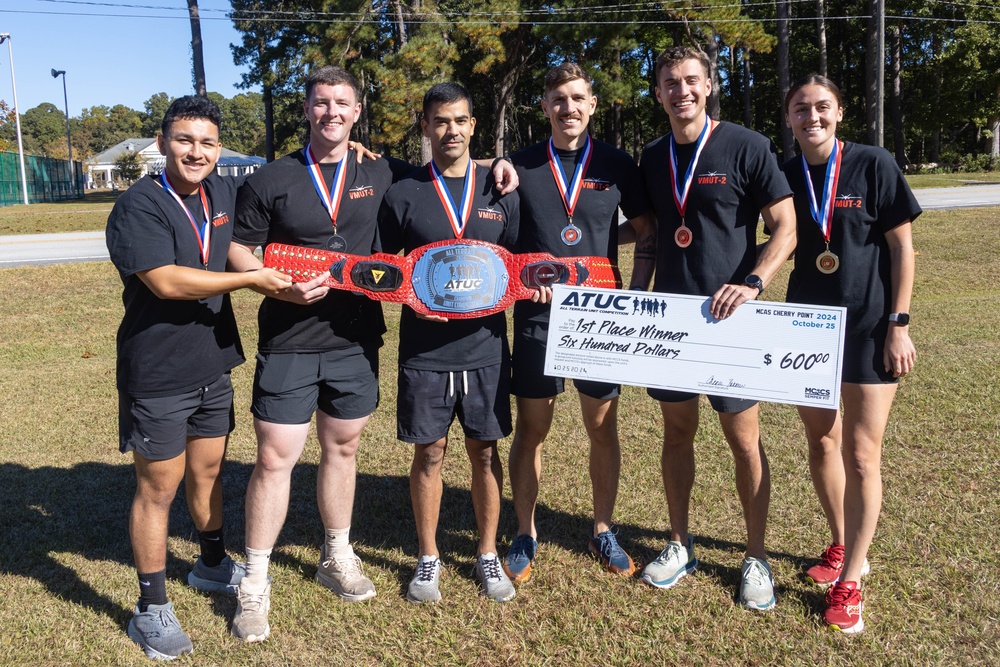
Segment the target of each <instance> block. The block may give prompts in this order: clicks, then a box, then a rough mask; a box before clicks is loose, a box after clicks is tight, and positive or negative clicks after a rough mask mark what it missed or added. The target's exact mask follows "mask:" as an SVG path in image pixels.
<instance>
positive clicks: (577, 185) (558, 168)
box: [548, 137, 593, 223]
mask: <svg viewBox="0 0 1000 667" xmlns="http://www.w3.org/2000/svg"><path fill="white" fill-rule="evenodd" d="M548 149H549V167H550V168H551V169H552V178H554V179H555V181H556V188H557V189H558V190H559V194H560V196H561V197H562V201H563V206H565V207H566V216H567V217H568V218H569V221H570V222H571V223H572V222H573V211H575V210H576V202H577V201H579V199H580V193H581V192H582V191H583V179H584V177H585V176H586V174H587V167H588V166H589V165H590V158H591V155H592V153H593V144H591V142H590V137H587V141H586V142H585V143H584V145H583V149H582V151H583V152H582V153H581V156H580V160H579V162H577V164H576V169H575V170H574V171H573V180H572V181H569V182H568V183H567V181H566V172H564V171H563V167H562V161H561V160H560V159H559V155H558V154H557V153H556V145H555V144H554V143H553V142H552V137H549V143H548Z"/></svg>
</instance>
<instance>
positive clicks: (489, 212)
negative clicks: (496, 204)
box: [476, 206, 503, 222]
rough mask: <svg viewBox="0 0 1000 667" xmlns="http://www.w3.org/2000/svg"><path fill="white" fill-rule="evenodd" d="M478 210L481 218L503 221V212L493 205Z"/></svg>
mask: <svg viewBox="0 0 1000 667" xmlns="http://www.w3.org/2000/svg"><path fill="white" fill-rule="evenodd" d="M476 212H477V213H478V214H479V219H480V220H494V221H496V222H503V213H502V212H501V211H500V210H499V209H495V208H493V207H492V206H487V207H486V208H480V209H476Z"/></svg>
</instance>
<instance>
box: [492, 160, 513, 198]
mask: <svg viewBox="0 0 1000 667" xmlns="http://www.w3.org/2000/svg"><path fill="white" fill-rule="evenodd" d="M493 178H495V179H496V182H497V189H498V190H499V191H500V194H502V195H505V194H509V193H511V192H513V191H514V190H516V189H517V186H518V184H519V182H520V181H519V180H518V178H517V169H514V165H512V164H511V163H510V161H509V160H496V161H495V162H494V163H493Z"/></svg>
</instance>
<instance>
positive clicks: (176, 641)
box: [128, 602, 194, 660]
mask: <svg viewBox="0 0 1000 667" xmlns="http://www.w3.org/2000/svg"><path fill="white" fill-rule="evenodd" d="M128 636H129V638H130V639H131V640H132V641H134V642H135V643H136V644H138V645H139V646H140V647H142V650H143V651H145V652H146V657H148V658H151V659H153V660H173V659H174V658H179V657H180V656H182V655H187V654H188V653H193V652H194V645H193V644H191V638H190V637H188V636H187V633H185V632H184V630H182V629H181V624H180V621H178V620H177V617H176V616H174V605H173V603H170V602H168V603H167V604H151V605H149V606H148V607H147V608H146V611H143V612H140V611H139V606H138V605H136V608H135V613H134V614H132V620H131V621H129V622H128Z"/></svg>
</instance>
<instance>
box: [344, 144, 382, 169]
mask: <svg viewBox="0 0 1000 667" xmlns="http://www.w3.org/2000/svg"><path fill="white" fill-rule="evenodd" d="M347 147H348V148H349V149H350V150H352V151H354V152H355V153H357V159H358V164H361V163H362V162H364V161H365V160H377V159H379V158H380V157H382V154H381V153H373V152H371V151H370V150H368V149H367V148H365V147H364V146H362V145H361V144H359V143H358V142H357V141H349V142H347Z"/></svg>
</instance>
